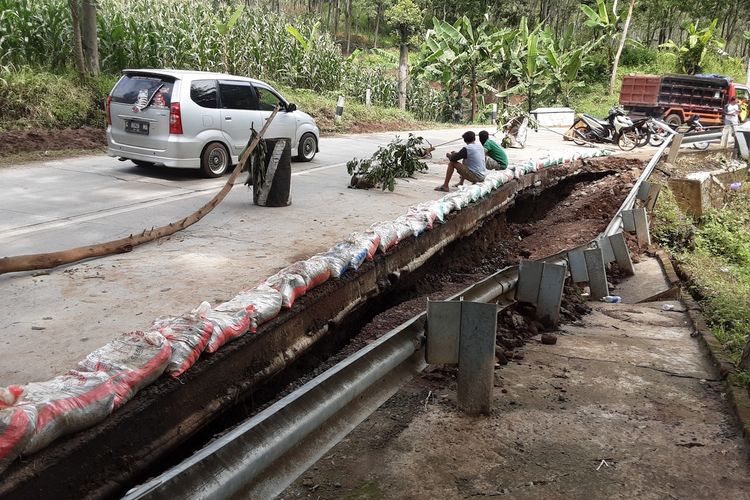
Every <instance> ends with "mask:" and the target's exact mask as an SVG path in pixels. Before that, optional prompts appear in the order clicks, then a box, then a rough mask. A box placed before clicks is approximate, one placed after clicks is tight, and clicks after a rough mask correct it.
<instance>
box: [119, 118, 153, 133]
mask: <svg viewBox="0 0 750 500" xmlns="http://www.w3.org/2000/svg"><path fill="white" fill-rule="evenodd" d="M148 125H149V124H148V122H142V121H139V120H125V132H131V133H133V134H142V135H148Z"/></svg>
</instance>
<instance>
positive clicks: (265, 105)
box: [255, 87, 284, 111]
mask: <svg viewBox="0 0 750 500" xmlns="http://www.w3.org/2000/svg"><path fill="white" fill-rule="evenodd" d="M255 91H256V92H257V93H258V109H260V110H261V111H273V109H274V108H275V107H276V106H281V107H282V108H283V107H284V101H282V100H281V97H279V96H278V95H276V94H275V93H273V92H271V91H270V90H269V89H264V88H263V87H255Z"/></svg>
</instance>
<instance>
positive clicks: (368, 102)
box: [365, 89, 372, 106]
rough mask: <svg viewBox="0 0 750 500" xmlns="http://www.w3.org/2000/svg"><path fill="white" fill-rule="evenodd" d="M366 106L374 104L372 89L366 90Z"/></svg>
mask: <svg viewBox="0 0 750 500" xmlns="http://www.w3.org/2000/svg"><path fill="white" fill-rule="evenodd" d="M365 106H372V89H367V90H365Z"/></svg>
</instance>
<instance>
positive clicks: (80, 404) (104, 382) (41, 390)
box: [14, 342, 166, 455]
mask: <svg viewBox="0 0 750 500" xmlns="http://www.w3.org/2000/svg"><path fill="white" fill-rule="evenodd" d="M165 343H166V342H165ZM116 383H117V380H115V377H114V376H113V375H112V374H110V373H107V372H105V371H91V372H89V371H77V370H71V371H69V372H68V373H66V374H65V375H61V376H59V377H55V378H53V379H51V380H47V381H44V382H31V383H29V384H26V385H25V386H24V393H23V396H22V397H21V398H20V399H19V401H18V402H17V403H16V405H15V406H14V408H18V409H21V410H23V411H24V412H25V413H26V416H27V418H28V419H29V421H30V422H31V423H32V424H31V425H33V432H32V435H31V437H30V439H29V440H28V442H27V443H26V445H25V446H24V449H23V452H22V453H23V454H24V455H27V454H30V453H34V452H36V451H39V450H41V449H42V448H44V447H46V446H47V445H49V444H50V443H51V442H52V441H54V440H55V439H57V438H58V437H60V436H63V435H65V434H70V433H73V432H77V431H80V430H82V429H86V428H88V427H91V426H92V425H94V424H96V423H98V422H101V421H102V420H104V419H105V418H106V417H107V416H108V415H109V414H110V413H112V410H113V409H114V408H115V404H116V399H117V394H116V388H115V384H116ZM15 418H18V414H16V415H15Z"/></svg>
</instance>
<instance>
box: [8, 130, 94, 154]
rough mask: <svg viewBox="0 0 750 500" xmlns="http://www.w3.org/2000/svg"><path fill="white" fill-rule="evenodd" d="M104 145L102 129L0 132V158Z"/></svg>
mask: <svg viewBox="0 0 750 500" xmlns="http://www.w3.org/2000/svg"><path fill="white" fill-rule="evenodd" d="M105 145H106V137H105V134H104V129H102V128H94V127H81V128H75V129H70V128H68V129H61V130H58V129H30V130H8V131H5V132H0V157H2V156H7V155H11V154H17V153H24V152H29V151H33V152H39V153H43V152H44V151H56V150H70V149H79V150H80V149H96V150H100V149H101V148H102V147H103V146H105Z"/></svg>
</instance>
